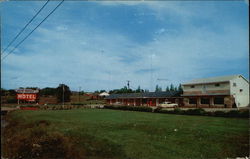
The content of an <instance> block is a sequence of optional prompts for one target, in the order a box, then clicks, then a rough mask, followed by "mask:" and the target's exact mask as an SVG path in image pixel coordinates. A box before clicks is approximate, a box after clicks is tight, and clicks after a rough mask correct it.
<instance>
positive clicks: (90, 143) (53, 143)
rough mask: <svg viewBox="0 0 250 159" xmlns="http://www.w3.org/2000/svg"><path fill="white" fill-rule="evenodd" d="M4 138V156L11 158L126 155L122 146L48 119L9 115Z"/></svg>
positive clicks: (117, 156)
mask: <svg viewBox="0 0 250 159" xmlns="http://www.w3.org/2000/svg"><path fill="white" fill-rule="evenodd" d="M8 122H9V124H8V125H7V126H6V127H5V131H4V134H3V136H4V141H3V142H2V152H3V154H2V155H3V157H6V158H11V159H15V158H18V159H21V158H23V159H31V158H32V159H47V158H53V159H59V158H60V159H61V158H64V159H82V158H109V159H112V158H126V157H123V156H125V155H123V154H124V152H123V150H122V147H121V146H119V145H117V144H114V143H112V142H110V141H108V140H104V139H97V138H95V136H88V135H86V136H78V137H77V136H73V135H65V134H63V133H60V132H56V131H52V130H51V129H49V128H50V126H52V124H51V123H50V122H49V121H46V120H40V121H36V122H33V123H27V124H23V123H22V122H20V121H19V120H13V119H11V118H9V119H8Z"/></svg>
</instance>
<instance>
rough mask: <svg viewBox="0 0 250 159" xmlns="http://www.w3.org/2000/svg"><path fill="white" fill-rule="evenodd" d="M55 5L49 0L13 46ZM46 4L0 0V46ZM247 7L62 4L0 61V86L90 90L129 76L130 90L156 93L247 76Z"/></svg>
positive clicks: (118, 82)
mask: <svg viewBox="0 0 250 159" xmlns="http://www.w3.org/2000/svg"><path fill="white" fill-rule="evenodd" d="M59 2H60V1H56V2H49V3H48V5H47V6H46V8H45V9H44V10H43V11H42V12H41V14H39V16H38V17H37V18H36V19H35V20H34V21H33V22H32V23H31V25H30V26H29V27H28V28H27V30H26V31H25V32H24V33H23V34H22V36H20V38H19V39H17V41H16V43H14V44H13V46H15V44H17V43H18V42H19V41H20V40H21V39H22V38H23V37H24V36H25V35H27V34H28V33H29V31H31V29H33V28H34V27H35V26H36V25H37V24H38V23H39V22H40V21H41V20H42V19H43V18H44V17H45V16H46V15H47V14H48V13H49V12H50V11H51V10H52V9H53V8H54V7H55V6H56V5H57V4H58V3H59ZM44 3H45V1H26V2H20V1H14V2H10V1H7V2H2V3H1V10H2V13H1V15H2V35H1V39H2V49H4V48H5V47H6V46H7V45H8V44H9V42H10V41H11V40H12V39H13V38H14V37H15V36H16V34H17V33H18V32H19V31H20V30H21V29H22V27H23V26H24V25H25V24H27V22H28V21H29V20H30V19H31V18H32V17H33V16H34V15H35V14H36V12H37V11H38V10H39V9H40V8H41V7H42V6H43V4H44ZM248 7H249V4H247V2H246V1H238V2H232V1H231V2H229V1H220V2H216V1H214V2H211V1H207V2H202V1H200V2H192V1H189V2H184V1H156V2H154V1H147V2H137V1H125V2H115V1H105V2H87V1H86V2H79V1H65V2H63V4H62V5H61V6H60V7H59V8H58V9H57V10H56V11H55V12H54V13H53V14H52V15H51V16H50V17H49V18H48V19H47V20H46V21H45V22H44V23H43V24H42V25H41V26H40V27H39V28H38V29H37V30H36V31H35V32H34V33H33V34H32V35H31V36H30V37H29V38H28V39H27V40H26V41H25V42H24V43H23V44H22V45H20V46H19V47H18V48H17V49H16V50H15V51H14V53H13V54H10V55H9V56H8V57H7V58H6V59H4V60H3V61H1V62H2V68H1V69H2V70H1V72H2V73H1V80H2V88H6V89H15V88H18V87H26V86H33V87H39V88H44V87H57V86H58V84H59V83H65V84H67V85H68V86H69V87H70V88H71V90H78V88H79V87H81V90H84V91H95V90H100V89H105V90H110V89H116V88H122V87H124V86H125V85H126V81H127V80H130V81H131V82H130V85H131V87H132V88H135V89H136V88H137V87H138V86H139V85H140V87H141V88H143V89H150V90H154V89H155V85H156V84H158V85H160V86H161V87H162V88H163V89H165V88H166V85H169V84H170V83H173V84H175V85H177V84H179V83H182V82H187V81H189V80H192V79H195V78H205V77H213V76H223V75H233V74H242V75H243V76H245V77H246V78H247V79H248V77H249V73H248V72H249V70H248V60H249V57H248V55H249V44H248V42H249V25H248V23H249V21H248V18H249V17H248ZM13 46H12V47H10V49H11V48H13ZM10 49H9V50H10ZM7 53H8V51H6V52H5V53H4V54H3V55H2V56H4V55H6V54H7ZM157 79H167V80H157Z"/></svg>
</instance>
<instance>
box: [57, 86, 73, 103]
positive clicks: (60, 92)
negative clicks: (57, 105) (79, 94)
mask: <svg viewBox="0 0 250 159" xmlns="http://www.w3.org/2000/svg"><path fill="white" fill-rule="evenodd" d="M56 96H57V101H58V102H69V101H70V96H71V91H70V89H69V87H68V86H67V85H65V84H60V85H59V86H58V87H57V88H56Z"/></svg>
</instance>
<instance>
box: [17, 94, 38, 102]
mask: <svg viewBox="0 0 250 159" xmlns="http://www.w3.org/2000/svg"><path fill="white" fill-rule="evenodd" d="M17 99H22V100H26V101H35V100H36V94H27V93H25V94H17Z"/></svg>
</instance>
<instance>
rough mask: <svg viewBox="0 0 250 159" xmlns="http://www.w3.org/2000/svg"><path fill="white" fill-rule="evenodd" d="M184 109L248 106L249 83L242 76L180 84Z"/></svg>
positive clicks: (197, 80) (204, 79) (196, 80)
mask: <svg viewBox="0 0 250 159" xmlns="http://www.w3.org/2000/svg"><path fill="white" fill-rule="evenodd" d="M182 88H183V94H182V95H181V96H182V97H183V102H184V106H185V107H206V108H239V107H246V106H249V81H248V80H247V79H245V78H244V77H243V76H242V75H233V76H223V77H212V78H203V79H195V80H192V81H189V82H187V83H184V84H182Z"/></svg>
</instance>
